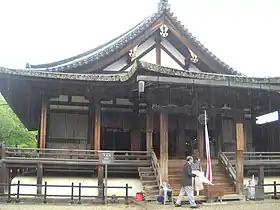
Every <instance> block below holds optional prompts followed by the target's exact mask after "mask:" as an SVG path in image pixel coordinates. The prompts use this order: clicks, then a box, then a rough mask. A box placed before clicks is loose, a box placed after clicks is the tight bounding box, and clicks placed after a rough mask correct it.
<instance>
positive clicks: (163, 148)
mask: <svg viewBox="0 0 280 210" xmlns="http://www.w3.org/2000/svg"><path fill="white" fill-rule="evenodd" d="M160 168H161V178H162V180H168V114H167V113H164V112H161V113H160Z"/></svg>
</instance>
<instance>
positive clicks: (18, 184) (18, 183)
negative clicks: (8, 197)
mask: <svg viewBox="0 0 280 210" xmlns="http://www.w3.org/2000/svg"><path fill="white" fill-rule="evenodd" d="M19 189H20V181H19V180H18V182H17V198H16V203H19Z"/></svg>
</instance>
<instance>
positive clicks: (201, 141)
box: [196, 123, 205, 161]
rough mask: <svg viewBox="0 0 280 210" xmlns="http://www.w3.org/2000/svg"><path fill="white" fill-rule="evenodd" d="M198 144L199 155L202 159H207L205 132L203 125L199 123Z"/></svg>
mask: <svg viewBox="0 0 280 210" xmlns="http://www.w3.org/2000/svg"><path fill="white" fill-rule="evenodd" d="M196 140H197V146H198V157H199V159H200V160H201V161H203V160H204V159H205V156H204V145H205V144H204V132H203V125H201V124H199V123H198V124H197V139H196Z"/></svg>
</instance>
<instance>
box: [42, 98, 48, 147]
mask: <svg viewBox="0 0 280 210" xmlns="http://www.w3.org/2000/svg"><path fill="white" fill-rule="evenodd" d="M47 108H48V105H47V100H46V99H45V98H43V99H42V106H41V122H40V149H44V148H46V138H47Z"/></svg>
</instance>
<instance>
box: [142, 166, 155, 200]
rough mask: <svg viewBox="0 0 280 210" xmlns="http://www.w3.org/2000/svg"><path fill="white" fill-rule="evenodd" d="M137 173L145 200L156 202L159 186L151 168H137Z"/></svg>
mask: <svg viewBox="0 0 280 210" xmlns="http://www.w3.org/2000/svg"><path fill="white" fill-rule="evenodd" d="M138 172H139V177H140V181H141V183H142V186H143V191H144V193H145V200H149V201H154V200H156V198H157V196H158V195H159V186H158V182H157V177H156V175H155V172H154V169H153V167H139V168H138Z"/></svg>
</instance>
